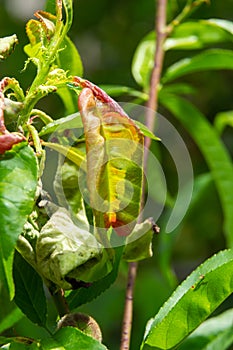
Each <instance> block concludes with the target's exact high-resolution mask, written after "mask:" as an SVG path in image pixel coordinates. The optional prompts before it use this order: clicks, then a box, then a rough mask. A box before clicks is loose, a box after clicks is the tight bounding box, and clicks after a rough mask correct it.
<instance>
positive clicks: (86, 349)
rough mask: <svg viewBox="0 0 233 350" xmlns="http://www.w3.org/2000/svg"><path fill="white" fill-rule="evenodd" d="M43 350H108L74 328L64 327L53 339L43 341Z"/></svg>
mask: <svg viewBox="0 0 233 350" xmlns="http://www.w3.org/2000/svg"><path fill="white" fill-rule="evenodd" d="M42 348H43V350H55V349H56V350H75V349H78V350H107V348H106V347H105V346H104V345H103V344H101V343H100V342H99V341H97V340H95V339H94V338H91V337H89V336H88V335H86V334H84V333H83V332H81V331H80V330H78V329H77V328H74V327H64V328H61V329H60V330H59V331H57V332H56V333H55V334H54V335H53V337H51V338H47V339H44V340H43V341H42Z"/></svg>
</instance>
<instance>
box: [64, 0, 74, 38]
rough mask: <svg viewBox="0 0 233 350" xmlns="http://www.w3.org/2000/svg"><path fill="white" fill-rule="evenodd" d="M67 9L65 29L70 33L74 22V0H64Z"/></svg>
mask: <svg viewBox="0 0 233 350" xmlns="http://www.w3.org/2000/svg"><path fill="white" fill-rule="evenodd" d="M62 2H63V6H64V9H65V14H66V19H65V30H66V33H68V31H69V29H70V27H71V25H72V22H73V0H62Z"/></svg>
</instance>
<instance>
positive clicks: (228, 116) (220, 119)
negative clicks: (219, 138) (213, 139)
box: [214, 111, 233, 135]
mask: <svg viewBox="0 0 233 350" xmlns="http://www.w3.org/2000/svg"><path fill="white" fill-rule="evenodd" d="M214 126H215V129H216V130H217V131H218V133H219V135H221V134H222V132H223V130H224V128H225V127H226V126H231V127H233V111H226V112H220V113H218V114H217V115H216V117H215V120H214Z"/></svg>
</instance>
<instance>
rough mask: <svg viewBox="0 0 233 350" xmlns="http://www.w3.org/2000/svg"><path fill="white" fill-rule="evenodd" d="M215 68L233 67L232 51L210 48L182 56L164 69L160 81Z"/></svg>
mask: <svg viewBox="0 0 233 350" xmlns="http://www.w3.org/2000/svg"><path fill="white" fill-rule="evenodd" d="M217 69H233V52H232V51H230V50H223V49H211V50H206V51H204V52H202V53H200V54H198V55H196V56H194V57H191V58H184V59H182V60H181V61H178V62H176V63H175V64H173V65H172V66H170V67H169V68H168V69H167V70H166V72H165V73H164V76H163V78H162V83H167V82H169V81H172V80H174V79H177V78H180V77H182V76H183V75H186V74H190V73H195V72H200V71H204V70H217Z"/></svg>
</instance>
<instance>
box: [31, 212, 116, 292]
mask: <svg viewBox="0 0 233 350" xmlns="http://www.w3.org/2000/svg"><path fill="white" fill-rule="evenodd" d="M36 259H37V268H38V270H39V271H40V273H41V275H42V276H44V277H45V278H46V279H47V280H50V281H52V282H53V283H55V284H56V285H57V286H59V287H61V288H63V289H72V288H73V287H74V288H75V284H76V283H75V282H77V281H80V280H81V281H84V282H91V281H94V280H97V279H99V278H101V277H103V276H104V275H105V274H107V273H108V272H109V271H110V270H111V268H112V262H111V260H110V259H109V255H108V252H107V251H106V250H105V249H104V248H103V247H102V246H101V245H100V244H99V243H98V242H97V240H96V239H95V237H94V236H93V235H92V234H91V233H89V232H88V231H85V230H83V229H81V228H79V227H77V226H76V225H75V224H74V223H73V221H72V220H71V218H70V216H69V213H68V211H67V210H66V209H64V208H59V209H58V210H57V211H56V212H55V213H54V214H53V215H52V216H51V218H50V220H49V221H48V222H47V223H46V224H45V225H44V226H43V228H42V230H41V232H40V235H39V237H38V240H37V244H36Z"/></svg>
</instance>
